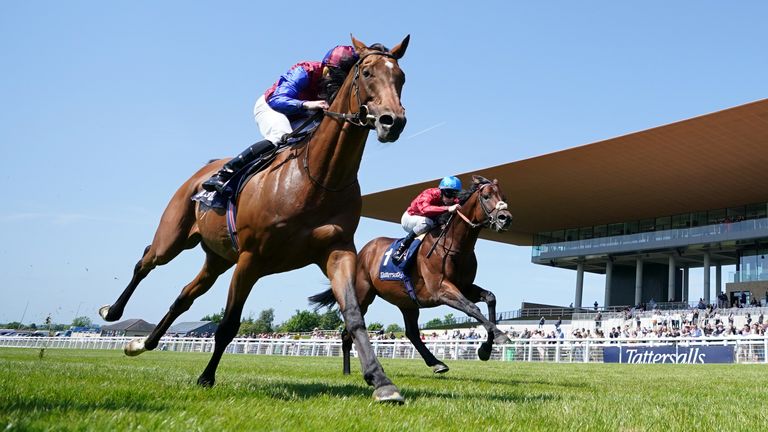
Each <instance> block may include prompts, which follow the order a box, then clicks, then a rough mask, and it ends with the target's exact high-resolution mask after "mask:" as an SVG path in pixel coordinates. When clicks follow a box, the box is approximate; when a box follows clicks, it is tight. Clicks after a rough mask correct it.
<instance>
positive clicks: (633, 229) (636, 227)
mask: <svg viewBox="0 0 768 432" xmlns="http://www.w3.org/2000/svg"><path fill="white" fill-rule="evenodd" d="M626 226H627V234H637V233H639V232H640V223H639V222H637V221H635V222H627V223H626Z"/></svg>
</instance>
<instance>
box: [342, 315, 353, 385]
mask: <svg viewBox="0 0 768 432" xmlns="http://www.w3.org/2000/svg"><path fill="white" fill-rule="evenodd" d="M351 356H352V333H350V332H348V331H347V328H346V327H344V330H343V331H342V332H341V357H342V363H343V366H342V371H343V373H344V375H349V374H350V373H352V367H351V365H350V364H349V362H350V357H351Z"/></svg>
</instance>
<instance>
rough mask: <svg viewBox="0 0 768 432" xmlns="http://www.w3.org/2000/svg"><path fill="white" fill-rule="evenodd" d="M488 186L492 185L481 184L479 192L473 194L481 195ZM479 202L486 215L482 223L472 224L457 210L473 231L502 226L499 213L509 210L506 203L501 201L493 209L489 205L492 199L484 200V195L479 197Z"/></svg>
mask: <svg viewBox="0 0 768 432" xmlns="http://www.w3.org/2000/svg"><path fill="white" fill-rule="evenodd" d="M488 184H491V183H490V182H487V183H482V184H480V186H479V187H478V188H477V190H475V191H474V192H472V193H479V192H480V190H481V189H482V188H483V187H484V186H485V185H488ZM478 201H479V203H480V208H482V209H483V213H484V214H485V218H484V219H483V220H482V221H478V222H472V221H471V220H470V219H469V218H468V217H467V216H465V215H464V213H462V212H461V210H456V213H457V214H458V215H459V217H460V218H461V219H462V220H463V221H464V222H466V223H467V224H468V225H469V226H470V228H472V229H475V228H479V227H482V228H490V227H492V226H493V225H497V226H501V224H500V223H499V212H500V211H501V210H506V209H507V203H506V202H504V201H501V200H499V201H497V202H496V205H495V206H493V208H490V207H491V206H490V205H489V204H488V201H490V199H489V198H483V196H482V194H481V195H480V196H479V197H478Z"/></svg>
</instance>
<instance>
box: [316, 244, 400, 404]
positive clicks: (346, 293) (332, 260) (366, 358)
mask: <svg viewBox="0 0 768 432" xmlns="http://www.w3.org/2000/svg"><path fill="white" fill-rule="evenodd" d="M356 266H357V253H356V252H355V247H354V245H353V244H350V245H346V246H344V247H341V248H338V249H335V250H331V251H330V252H329V254H328V256H327V259H326V262H325V266H324V271H325V273H326V275H328V279H330V281H331V290H333V295H334V296H335V297H336V301H337V302H338V304H339V309H340V310H341V314H342V316H343V317H344V323H345V325H346V327H347V331H348V332H350V334H351V335H352V339H353V341H354V343H355V347H356V348H357V353H358V355H359V357H360V364H361V366H362V368H363V378H365V382H367V383H368V384H369V385H372V386H373V387H374V388H375V390H374V392H373V397H374V398H375V399H376V400H377V401H379V402H397V403H403V401H404V399H403V397H402V396H401V395H400V391H399V390H398V388H397V387H396V386H395V385H394V384H392V381H390V379H389V378H387V376H386V375H385V374H384V368H383V367H382V366H381V363H379V360H378V359H377V358H376V355H375V354H374V352H373V347H372V346H371V341H370V339H369V338H368V331H367V330H366V327H365V321H364V320H363V314H362V312H361V311H360V306H358V302H357V296H356V295H355V286H354V275H355V270H356Z"/></svg>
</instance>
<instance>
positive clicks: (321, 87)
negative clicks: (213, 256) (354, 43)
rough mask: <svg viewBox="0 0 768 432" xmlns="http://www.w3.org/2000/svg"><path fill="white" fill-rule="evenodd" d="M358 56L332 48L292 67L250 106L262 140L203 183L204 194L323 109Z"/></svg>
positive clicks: (342, 47) (219, 188)
mask: <svg viewBox="0 0 768 432" xmlns="http://www.w3.org/2000/svg"><path fill="white" fill-rule="evenodd" d="M357 59H358V56H357V53H355V50H354V49H353V48H352V47H351V46H346V45H339V46H336V47H334V48H332V49H331V50H330V51H328V53H327V54H326V55H325V57H323V60H322V61H319V62H318V61H303V62H299V63H296V64H295V65H293V66H292V67H291V68H290V69H288V71H287V72H286V73H284V74H282V75H280V78H279V79H278V80H277V81H276V82H275V83H274V84H273V85H272V87H270V88H269V89H268V90H267V91H266V92H265V93H264V94H263V95H262V96H261V97H259V99H258V100H257V101H256V104H255V105H254V107H253V116H254V118H255V119H256V124H258V126H259V131H260V132H261V134H262V135H263V136H264V138H265V139H264V140H263V141H259V142H257V143H256V144H253V145H251V146H250V147H248V148H247V149H245V151H243V152H242V153H240V154H239V155H237V156H235V157H234V158H232V160H230V161H229V162H227V163H226V164H224V166H223V167H222V168H221V169H220V170H219V172H217V173H216V174H215V175H214V176H213V177H211V178H210V179H208V180H206V181H205V182H204V183H203V189H205V190H207V191H214V190H215V191H218V192H222V190H223V188H224V183H226V182H227V180H229V179H230V178H231V177H232V176H233V175H234V174H235V173H236V172H237V171H239V170H241V169H242V168H243V167H245V166H246V165H248V164H249V163H251V162H252V161H254V160H256V159H258V158H259V157H261V156H262V155H264V154H266V153H269V152H271V151H272V150H274V149H276V148H277V147H278V146H279V145H280V144H283V142H284V137H285V136H286V135H287V134H290V133H291V132H293V129H294V128H295V127H297V126H298V125H299V123H301V122H303V121H304V120H306V119H307V118H308V117H309V116H310V115H312V114H313V113H314V112H315V111H317V110H327V109H328V101H327V99H330V97H331V96H332V94H333V92H334V91H335V90H338V87H340V86H341V83H343V81H344V78H346V76H347V73H348V72H349V70H350V69H351V68H352V66H353V65H354V64H355V62H357Z"/></svg>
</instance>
